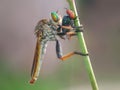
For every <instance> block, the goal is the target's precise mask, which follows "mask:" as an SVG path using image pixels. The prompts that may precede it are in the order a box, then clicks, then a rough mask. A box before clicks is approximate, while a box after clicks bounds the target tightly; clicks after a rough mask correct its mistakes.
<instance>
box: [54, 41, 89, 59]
mask: <svg viewBox="0 0 120 90" xmlns="http://www.w3.org/2000/svg"><path fill="white" fill-rule="evenodd" d="M56 54H57V57H58V58H59V59H61V60H66V59H67V58H69V57H71V56H73V55H75V54H76V55H81V56H87V55H88V54H84V53H81V52H76V51H73V52H70V53H68V54H66V55H64V56H63V55H62V49H61V46H60V42H59V41H58V40H56Z"/></svg>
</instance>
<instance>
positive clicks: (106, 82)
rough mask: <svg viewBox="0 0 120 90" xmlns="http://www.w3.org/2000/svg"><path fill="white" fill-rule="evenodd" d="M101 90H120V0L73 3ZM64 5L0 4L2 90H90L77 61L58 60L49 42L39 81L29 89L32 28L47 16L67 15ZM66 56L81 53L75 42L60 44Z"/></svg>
mask: <svg viewBox="0 0 120 90" xmlns="http://www.w3.org/2000/svg"><path fill="white" fill-rule="evenodd" d="M76 1H77V9H78V13H79V17H80V20H81V23H82V24H83V25H84V28H85V32H84V37H85V40H86V44H87V47H88V50H89V53H90V58H91V62H92V66H93V69H94V72H95V75H96V79H97V82H98V85H99V88H100V90H119V89H120V71H119V69H120V57H119V54H120V47H119V46H120V25H119V24H120V1H119V0H76ZM66 7H68V5H67V3H66V2H65V0H0V90H92V89H91V86H90V82H89V78H88V75H87V72H86V69H85V66H84V61H83V60H82V57H80V56H73V57H71V58H70V59H69V60H67V61H64V62H62V61H60V60H58V59H57V57H56V53H55V42H49V43H48V47H47V52H46V55H45V59H44V61H43V66H42V69H41V72H40V76H39V79H38V81H37V82H36V83H35V84H34V85H30V84H29V83H28V82H29V80H30V71H31V70H30V69H31V66H32V62H33V61H32V60H33V56H34V49H35V43H36V38H35V36H34V27H35V25H36V23H37V22H38V21H39V20H40V19H42V18H50V12H51V11H57V10H59V14H61V15H62V16H63V15H65V9H64V8H66ZM60 41H61V44H62V47H63V52H64V54H65V53H67V52H70V51H72V50H77V49H78V50H79V46H78V43H77V38H76V37H73V38H72V40H70V41H68V40H65V41H64V40H60Z"/></svg>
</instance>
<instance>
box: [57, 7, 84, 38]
mask: <svg viewBox="0 0 120 90" xmlns="http://www.w3.org/2000/svg"><path fill="white" fill-rule="evenodd" d="M66 13H67V15H65V16H63V19H62V25H60V26H59V28H58V32H60V33H58V35H59V36H64V35H67V36H68V39H70V38H71V36H74V35H76V32H83V26H82V25H81V26H80V27H76V26H75V25H74V21H75V20H76V19H77V16H75V13H74V12H73V11H72V10H70V9H66Z"/></svg>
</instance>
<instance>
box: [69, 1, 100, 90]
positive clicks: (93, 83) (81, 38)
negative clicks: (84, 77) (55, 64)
mask: <svg viewBox="0 0 120 90" xmlns="http://www.w3.org/2000/svg"><path fill="white" fill-rule="evenodd" d="M67 1H68V3H69V7H70V9H71V10H73V11H74V12H75V14H76V16H78V13H77V10H76V5H75V0H67ZM75 25H76V26H80V20H79V18H77V19H76V20H75ZM77 36H78V42H79V46H80V48H81V52H83V53H88V50H87V47H86V44H85V40H84V36H83V33H82V32H77ZM83 59H84V64H85V66H86V69H87V72H88V75H89V79H90V82H91V86H92V89H93V90H99V89H98V85H97V82H96V78H95V75H94V72H93V68H92V65H91V61H90V57H89V56H84V57H83Z"/></svg>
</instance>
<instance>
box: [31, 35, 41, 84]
mask: <svg viewBox="0 0 120 90" xmlns="http://www.w3.org/2000/svg"><path fill="white" fill-rule="evenodd" d="M40 49H41V44H40V38H39V37H38V38H37V42H36V48H35V54H34V59H33V65H32V69H31V78H32V79H31V81H30V83H31V84H33V83H34V82H35V81H36V80H37V77H38V76H39V69H40V64H41V63H40Z"/></svg>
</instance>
